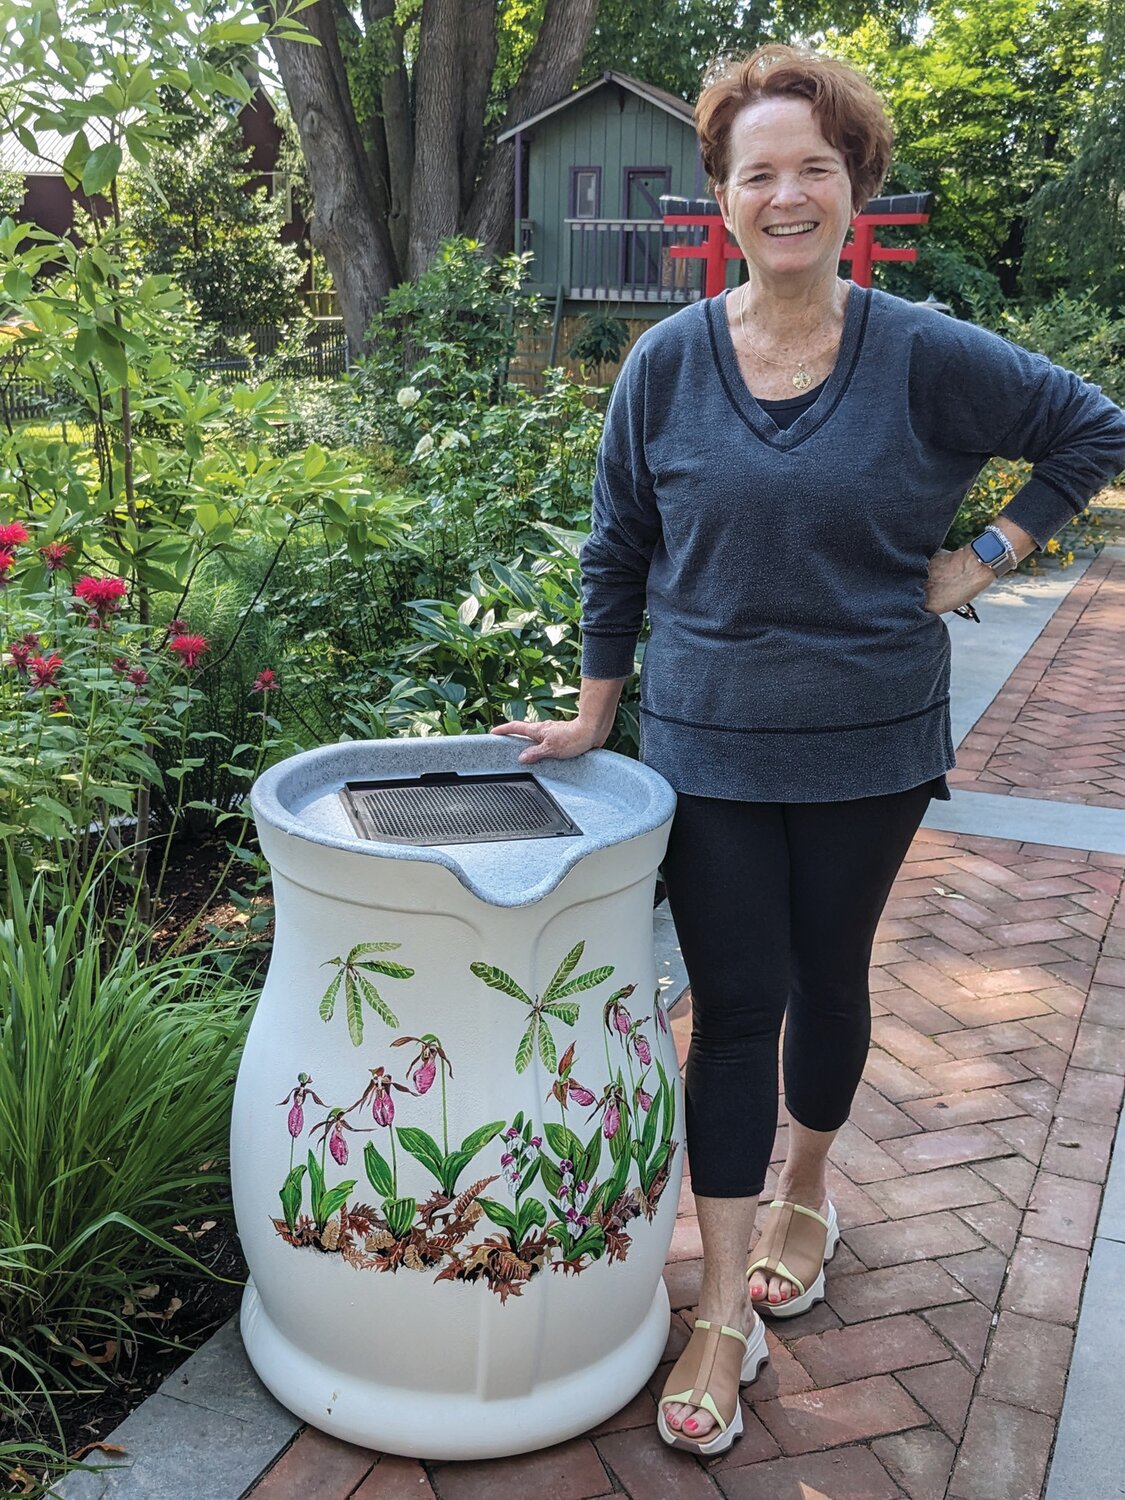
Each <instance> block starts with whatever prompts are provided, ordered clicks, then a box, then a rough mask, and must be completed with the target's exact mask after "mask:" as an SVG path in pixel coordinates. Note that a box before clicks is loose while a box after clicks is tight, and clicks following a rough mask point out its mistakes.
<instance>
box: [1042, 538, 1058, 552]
mask: <svg viewBox="0 0 1125 1500" xmlns="http://www.w3.org/2000/svg"><path fill="white" fill-rule="evenodd" d="M1044 550H1045V551H1047V552H1051V553H1055V552H1057V551H1058V550H1059V539H1058V537H1057V536H1053V537H1052V538H1051V540H1050V541H1049V542H1048V543H1047V546H1046V548H1045V549H1044Z"/></svg>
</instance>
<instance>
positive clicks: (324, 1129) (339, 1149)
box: [309, 1109, 355, 1167]
mask: <svg viewBox="0 0 1125 1500" xmlns="http://www.w3.org/2000/svg"><path fill="white" fill-rule="evenodd" d="M345 1114H346V1111H345V1110H342V1109H330V1110H329V1111H328V1113H327V1115H326V1116H325V1117H324V1119H323V1120H321V1121H320V1123H319V1124H318V1125H314V1126H313V1128H312V1130H311V1132H310V1133H309V1139H310V1140H315V1139H316V1137H317V1135H318V1134H319V1135H320V1138H321V1140H322V1141H324V1140H327V1142H328V1153H329V1155H330V1156H331V1157H332V1160H333V1161H334V1162H335V1163H336V1165H337V1166H338V1167H346V1166H347V1164H348V1143H347V1140H346V1139H345V1137H344V1131H345V1130H354V1129H355V1126H354V1125H349V1124H348V1122H347V1120H345V1119H344V1115H345Z"/></svg>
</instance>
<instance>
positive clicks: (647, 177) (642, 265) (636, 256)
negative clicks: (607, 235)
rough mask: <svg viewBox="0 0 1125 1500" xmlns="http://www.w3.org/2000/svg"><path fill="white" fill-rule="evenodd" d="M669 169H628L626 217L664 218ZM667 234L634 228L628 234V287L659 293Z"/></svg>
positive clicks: (625, 245)
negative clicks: (661, 205)
mask: <svg viewBox="0 0 1125 1500" xmlns="http://www.w3.org/2000/svg"><path fill="white" fill-rule="evenodd" d="M670 177H671V170H670V169H669V168H668V167H628V168H626V171H625V204H624V208H625V215H624V216H625V218H627V219H661V218H663V217H664V215H663V212H662V211H661V207H660V195H661V193H666V192H667V191H668V187H669V178H670ZM662 241H663V231H662V230H660V229H657V228H655V227H654V228H652V229H634V230H629V231H627V232H626V234H625V238H624V244H623V246H622V249H623V250H624V257H625V265H624V267H623V270H624V279H625V284H626V286H630V287H634V288H636V289H638V290H642V291H656V289H657V288H658V287H659V286H660V265H661V254H660V251H661V244H662Z"/></svg>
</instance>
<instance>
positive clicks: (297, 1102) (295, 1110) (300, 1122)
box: [277, 1073, 324, 1140]
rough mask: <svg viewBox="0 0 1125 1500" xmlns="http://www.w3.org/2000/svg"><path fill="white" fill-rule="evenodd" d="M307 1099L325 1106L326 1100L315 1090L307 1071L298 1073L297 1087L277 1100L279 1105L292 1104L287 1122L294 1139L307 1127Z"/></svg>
mask: <svg viewBox="0 0 1125 1500" xmlns="http://www.w3.org/2000/svg"><path fill="white" fill-rule="evenodd" d="M306 1099H314V1100H315V1101H316V1103H317V1104H319V1105H320V1106H321V1108H323V1107H324V1100H323V1099H322V1098H321V1097H320V1095H319V1094H317V1093H316V1092H315V1091H314V1090H313V1087H312V1079H311V1078H310V1077H309V1075H308V1074H307V1073H298V1074H297V1086H296V1088H292V1089H290V1090H289V1092H288V1093H287V1094H286V1096H285V1098H284V1099H279V1100H278V1101H277V1102H278V1106H279V1107H280V1106H281V1105H283V1104H288V1105H289V1106H290V1108H289V1117H288V1119H287V1121H286V1124H287V1125H288V1127H289V1134H290V1135H291V1136H292V1137H293V1139H294V1140H296V1139H297V1137H298V1136H299V1135H300V1133H301V1131H302V1130H304V1128H305V1100H306Z"/></svg>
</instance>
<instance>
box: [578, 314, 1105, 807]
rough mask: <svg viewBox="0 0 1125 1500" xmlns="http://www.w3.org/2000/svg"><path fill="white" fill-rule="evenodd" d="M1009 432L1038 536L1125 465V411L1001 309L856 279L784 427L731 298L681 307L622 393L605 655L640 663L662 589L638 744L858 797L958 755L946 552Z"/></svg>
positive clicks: (598, 595) (598, 534)
mask: <svg viewBox="0 0 1125 1500" xmlns="http://www.w3.org/2000/svg"><path fill="white" fill-rule="evenodd" d="M992 455H998V456H1002V457H1006V458H1023V459H1028V460H1030V461H1031V462H1032V464H1033V465H1034V468H1033V471H1032V474H1031V477H1030V479H1029V480H1028V482H1027V484H1025V485H1024V487H1023V488H1022V489H1021V490H1020V491H1019V493H1018V494H1017V495H1016V496H1015V497H1014V498H1013V499H1012V501H1011V502H1010V504H1009V505H1008V506H1007V507H1006V509H1005V512H1004V514H1005V515H1006V516H1008V517H1009V518H1010V519H1011V520H1013V521H1015V522H1017V523H1018V524H1019V525H1020V526H1022V527H1023V528H1024V530H1025V531H1028V532H1030V534H1031V535H1032V536H1033V537H1034V538H1035V540H1036V541H1037V542H1038V543H1039V544H1040V546H1042V545H1043V544H1044V543H1045V542H1046V541H1047V540H1048V539H1049V538H1050V537H1051V536H1052V535H1053V534H1054V533H1055V532H1056V531H1057V530H1058V529H1059V528H1060V527H1061V526H1062V525H1064V524H1065V523H1066V522H1067V521H1069V520H1070V519H1071V517H1072V516H1075V515H1077V514H1078V513H1079V512H1080V511H1081V510H1082V509H1083V507H1084V505H1085V503H1086V501H1087V500H1088V499H1089V498H1090V496H1091V495H1093V494H1095V493H1096V491H1097V490H1098V489H1099V488H1101V486H1102V485H1103V484H1105V483H1106V482H1107V481H1108V480H1109V479H1111V478H1112V477H1113V476H1114V475H1116V474H1117V473H1119V472H1120V471H1121V470H1122V469H1125V413H1123V412H1122V411H1121V410H1120V409H1119V408H1118V407H1117V406H1115V405H1114V403H1113V402H1111V401H1109V400H1108V399H1107V398H1106V397H1105V396H1103V395H1102V394H1101V392H1100V391H1099V389H1098V388H1097V387H1096V386H1093V385H1088V384H1087V383H1086V382H1084V381H1082V380H1080V379H1079V377H1078V376H1077V375H1074V374H1071V373H1070V372H1069V371H1067V370H1063V369H1061V368H1059V367H1058V366H1057V365H1052V364H1050V363H1049V362H1048V361H1047V360H1046V359H1044V358H1043V357H1042V356H1040V355H1036V354H1029V353H1028V352H1027V351H1026V350H1024V349H1020V348H1018V347H1017V346H1016V345H1014V344H1009V343H1008V342H1007V341H1006V340H1004V339H1002V338H999V337H997V336H996V335H995V334H992V333H988V332H986V331H985V330H984V329H982V328H978V327H975V326H974V325H973V324H971V323H963V322H959V321H957V320H955V319H953V318H948V317H945V316H944V315H942V314H940V313H935V312H933V311H931V310H930V309H928V308H924V307H918V306H915V305H914V304H912V303H909V302H904V301H902V300H900V299H899V298H897V297H891V296H888V295H887V294H886V293H883V292H878V291H873V290H867V289H864V288H860V287H852V289H851V292H850V295H849V297H848V305H847V311H846V315H845V321H844V332H843V337H842V339H841V342H840V350H839V354H838V356H837V359H836V365H835V368H834V370H833V371H832V374H831V375H830V376H829V378H828V380H827V381H826V382H825V385H824V388H823V389H822V391H821V393H820V396H819V398H818V399H817V401H816V403H815V404H814V405H813V406H812V407H810V408H809V410H808V411H806V412H804V413H802V415H801V416H800V417H798V419H797V421H796V422H795V423H794V424H793V425H792V426H791V427H789V428H788V429H786V430H781V429H779V428H778V426H777V425H776V424H775V423H774V422H773V420H772V419H771V418H770V417H769V416H768V415H767V413H766V412H764V411H763V410H762V408H761V407H760V406H759V405H758V403H757V402H756V401H755V400H754V398H753V396H751V395H750V393H749V391H748V390H747V389H746V385H745V382H744V381H743V378H742V375H741V374H740V372H739V368H738V362H737V358H736V355H735V351H734V347H733V345H732V343H731V338H730V334H729V331H728V328H727V321H726V313H725V308H724V301H723V298H722V297H717V298H713V299H710V300H708V301H704V302H699V303H695V304H693V305H692V306H690V307H686V308H684V309H683V310H682V311H681V312H678V313H676V314H675V315H674V316H672V317H670V318H667V319H665V320H664V321H663V322H660V323H657V324H656V325H655V326H654V327H653V328H652V329H650V330H649V331H648V332H646V333H645V334H644V335H643V337H642V338H641V339H640V340H639V341H638V342H637V345H636V347H635V348H634V349H633V351H632V353H631V354H630V356H629V358H628V360H627V361H626V363H625V366H624V368H623V369H622V372H621V375H620V376H619V378H618V381H617V384H616V386H615V388H614V392H613V396H612V399H611V401H610V404H609V411H608V413H607V417H606V426H605V434H604V437H603V439H602V445H601V449H600V452H599V455H598V466H597V476H596V479H595V483H594V507H593V526H592V530H591V533H590V536H589V538H588V540H587V541H586V543H585V545H584V547H583V549H582V581H583V664H582V671H583V675H584V676H587V677H595V678H615V677H627V676H628V675H629V674H630V673H631V672H632V670H633V663H634V656H635V652H636V645H637V639H638V635H639V633H640V629H641V624H642V620H643V616H644V611H645V608H646V606H647V609H648V615H649V621H650V624H651V638H650V640H649V642H648V645H647V647H646V649H645V653H644V666H643V671H642V675H641V713H642V720H641V723H642V752H641V753H642V758H643V759H644V761H645V762H646V763H647V764H648V765H651V766H653V767H654V768H655V769H656V770H658V771H660V772H661V773H662V775H664V776H665V777H667V779H668V780H669V781H670V782H671V784H672V786H673V787H674V788H675V789H676V790H677V791H680V792H687V793H691V794H694V795H696V796H702V797H724V798H735V799H744V800H748V801H767V802H828V801H845V800H848V799H851V798H855V797H868V796H876V795H880V794H883V793H888V792H896V791H904V790H905V789H906V788H908V787H912V786H917V785H919V784H920V783H922V782H925V781H929V780H932V779H934V778H937V777H939V776H941V775H942V774H943V773H944V772H945V771H946V770H948V769H949V767H950V766H952V765H953V763H954V756H953V743H952V738H951V735H950V728H949V656H950V652H949V635H948V632H947V630H946V627H945V624H944V622H943V621H942V620H941V618H940V617H939V616H937V615H932V614H929V613H927V611H926V609H925V583H926V574H927V568H928V565H929V560H930V558H931V557H932V556H933V555H934V553H935V552H937V551H938V549H939V548H940V547H941V544H942V541H943V540H944V538H945V535H946V533H947V531H948V529H949V527H950V524H951V523H952V521H953V518H954V516H955V515H956V514H957V510H958V507H959V506H960V504H961V501H962V500H963V498H964V496H965V494H966V492H967V491H968V489H969V488H970V486H971V485H972V483H973V480H974V479H975V478H976V475H977V474H978V472H979V471H980V469H981V467H982V466H983V465H984V463H985V462H986V461H987V459H988V458H989V457H991V456H992ZM976 645H977V649H978V650H981V651H987V650H988V636H987V633H986V632H984V631H982V633H981V634H980V636H979V637H978V639H977V641H976Z"/></svg>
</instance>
